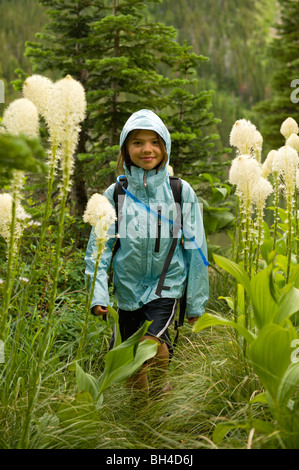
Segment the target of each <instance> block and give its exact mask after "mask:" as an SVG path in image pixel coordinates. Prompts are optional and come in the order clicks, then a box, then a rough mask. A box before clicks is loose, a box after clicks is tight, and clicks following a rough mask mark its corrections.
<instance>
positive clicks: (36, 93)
mask: <svg viewBox="0 0 299 470" xmlns="http://www.w3.org/2000/svg"><path fill="white" fill-rule="evenodd" d="M53 85H54V84H53V82H52V80H50V79H49V78H47V77H44V76H42V75H38V74H35V75H32V76H31V77H28V78H27V79H26V80H25V83H24V85H23V90H22V91H23V96H24V97H25V98H27V99H28V100H30V101H32V103H34V104H35V106H36V108H37V110H38V112H39V114H40V115H41V116H42V117H43V118H44V119H45V120H46V121H47V120H48V119H47V117H48V114H47V113H48V104H49V102H50V100H51V93H52V89H53Z"/></svg>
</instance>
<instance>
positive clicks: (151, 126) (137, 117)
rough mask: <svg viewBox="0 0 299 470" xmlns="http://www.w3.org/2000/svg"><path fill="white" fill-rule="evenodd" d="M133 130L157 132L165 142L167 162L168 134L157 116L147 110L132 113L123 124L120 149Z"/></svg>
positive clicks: (169, 139) (168, 153)
mask: <svg viewBox="0 0 299 470" xmlns="http://www.w3.org/2000/svg"><path fill="white" fill-rule="evenodd" d="M134 129H146V130H150V131H155V132H157V133H158V134H159V135H160V137H162V139H163V140H164V142H165V146H166V152H167V155H168V161H169V157H170V151H171V138H170V134H169V132H168V129H167V128H166V126H165V124H164V123H163V121H162V120H161V119H160V118H159V116H157V114H155V113H154V112H153V111H150V110H149V109H141V110H140V111H137V112H136V113H133V114H132V115H131V116H130V117H129V119H128V120H127V122H126V123H125V125H124V127H123V130H122V132H121V135H120V147H121V146H122V144H123V143H124V141H125V140H126V137H127V135H128V134H129V132H131V131H133V130H134Z"/></svg>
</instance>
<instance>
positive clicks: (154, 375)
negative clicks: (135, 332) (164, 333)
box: [127, 335, 169, 395]
mask: <svg viewBox="0 0 299 470" xmlns="http://www.w3.org/2000/svg"><path fill="white" fill-rule="evenodd" d="M145 339H150V340H153V341H156V342H157V343H158V349H157V353H156V355H155V356H154V357H153V358H151V359H149V360H148V361H147V362H146V363H145V364H143V365H142V366H141V368H140V369H139V371H138V372H136V374H134V375H133V376H132V377H130V378H129V379H128V381H127V384H128V386H129V387H130V388H131V390H132V391H140V392H142V393H144V394H146V395H147V394H148V393H149V375H150V377H151V382H152V387H153V391H154V392H155V391H159V390H161V388H163V384H164V381H165V377H166V373H167V370H168V364H169V351H168V347H167V345H166V343H161V341H160V340H159V339H158V338H155V337H154V336H150V335H145V336H144V337H143V338H142V339H141V341H144V340H145Z"/></svg>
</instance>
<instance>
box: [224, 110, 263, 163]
mask: <svg viewBox="0 0 299 470" xmlns="http://www.w3.org/2000/svg"><path fill="white" fill-rule="evenodd" d="M229 142H230V145H231V146H232V147H236V148H237V151H238V153H239V154H244V155H250V156H252V157H255V158H256V159H257V160H258V161H260V158H261V151H262V145H263V137H262V135H261V134H260V132H259V131H258V130H257V128H256V127H255V125H254V124H252V122H250V121H248V120H246V119H239V120H237V121H236V122H235V124H234V125H233V127H232V130H231V132H230V138H229Z"/></svg>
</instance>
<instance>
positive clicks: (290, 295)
mask: <svg viewBox="0 0 299 470" xmlns="http://www.w3.org/2000/svg"><path fill="white" fill-rule="evenodd" d="M278 303H279V311H278V312H277V313H276V316H275V320H274V321H275V323H279V324H280V323H282V321H283V320H284V319H285V318H288V317H290V316H291V315H293V314H294V313H296V312H298V311H299V289H297V288H296V287H294V286H292V285H289V284H288V285H287V286H286V289H285V291H284V293H283V294H282V296H281V298H280V299H279V302H278Z"/></svg>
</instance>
